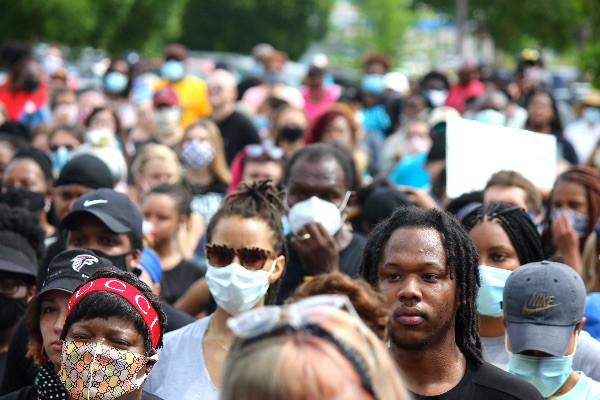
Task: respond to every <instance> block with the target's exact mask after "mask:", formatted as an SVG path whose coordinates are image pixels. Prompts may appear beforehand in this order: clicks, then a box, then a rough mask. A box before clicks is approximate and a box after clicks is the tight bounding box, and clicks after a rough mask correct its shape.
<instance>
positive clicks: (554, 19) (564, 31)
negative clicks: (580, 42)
mask: <svg viewBox="0 0 600 400" xmlns="http://www.w3.org/2000/svg"><path fill="white" fill-rule="evenodd" d="M591 1H595V0H591ZM420 3H423V4H427V5H429V6H431V7H433V8H434V9H436V10H438V11H440V12H444V13H447V14H451V15H453V14H454V11H455V10H454V7H455V2H454V1H448V0H421V1H420ZM467 17H468V19H471V20H473V21H476V22H477V23H478V25H480V28H482V29H483V30H485V31H487V32H488V33H490V35H491V36H492V38H493V39H494V42H495V44H496V46H497V47H498V48H499V49H502V50H504V51H507V52H512V53H514V52H516V51H518V50H519V49H521V48H523V47H526V46H539V47H541V46H548V47H552V48H554V49H556V50H559V51H560V50H565V49H568V48H570V47H571V46H573V45H574V44H575V41H576V37H577V28H578V17H579V13H578V11H577V7H576V6H575V3H574V2H573V1H568V0H527V1H523V0H502V1H489V0H468V16H467Z"/></svg>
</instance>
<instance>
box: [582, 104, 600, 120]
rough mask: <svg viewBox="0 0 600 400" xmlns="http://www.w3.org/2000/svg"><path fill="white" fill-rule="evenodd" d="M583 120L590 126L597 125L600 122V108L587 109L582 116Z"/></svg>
mask: <svg viewBox="0 0 600 400" xmlns="http://www.w3.org/2000/svg"><path fill="white" fill-rule="evenodd" d="M581 116H582V117H583V119H585V120H586V121H587V122H589V123H590V124H596V123H598V122H600V108H598V107H585V108H584V109H583V112H582V114H581Z"/></svg>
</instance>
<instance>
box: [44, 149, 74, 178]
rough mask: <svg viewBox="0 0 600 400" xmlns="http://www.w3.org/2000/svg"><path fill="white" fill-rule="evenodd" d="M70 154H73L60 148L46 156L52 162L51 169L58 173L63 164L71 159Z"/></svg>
mask: <svg viewBox="0 0 600 400" xmlns="http://www.w3.org/2000/svg"><path fill="white" fill-rule="evenodd" d="M72 154H73V152H72V151H69V150H67V148H66V147H65V146H60V147H59V148H58V149H56V151H51V152H50V154H48V157H49V158H50V161H51V162H52V169H54V170H55V171H56V172H60V170H61V169H62V168H63V167H64V166H65V164H66V163H67V162H68V161H69V160H70V159H71V155H72Z"/></svg>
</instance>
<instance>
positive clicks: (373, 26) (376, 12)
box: [356, 0, 414, 59]
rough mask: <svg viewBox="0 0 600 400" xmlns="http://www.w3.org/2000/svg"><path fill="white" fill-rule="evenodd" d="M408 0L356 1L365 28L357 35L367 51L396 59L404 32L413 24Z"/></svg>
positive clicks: (400, 50)
mask: <svg viewBox="0 0 600 400" xmlns="http://www.w3.org/2000/svg"><path fill="white" fill-rule="evenodd" d="M410 4H411V1H410V0H357V1H356V5H357V6H358V8H359V11H360V13H361V15H362V16H363V18H364V19H365V26H364V27H363V29H361V31H360V33H359V37H360V38H361V39H360V41H361V42H362V44H363V45H364V46H365V47H366V48H367V50H374V51H379V52H383V53H386V54H389V55H390V57H392V59H398V57H399V56H400V54H401V52H402V43H403V38H404V32H405V31H406V29H407V28H408V27H409V26H410V24H412V23H413V22H414V15H413V13H412V12H411V10H410Z"/></svg>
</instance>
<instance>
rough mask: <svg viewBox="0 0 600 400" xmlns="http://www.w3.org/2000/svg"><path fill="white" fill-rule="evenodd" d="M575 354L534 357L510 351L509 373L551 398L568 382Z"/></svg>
mask: <svg viewBox="0 0 600 400" xmlns="http://www.w3.org/2000/svg"><path fill="white" fill-rule="evenodd" d="M573 354H575V352H573ZM573 354H571V355H569V356H563V357H533V356H524V355H522V354H513V353H511V352H510V351H509V352H508V372H510V373H511V374H513V375H515V376H517V377H519V378H521V379H523V380H525V381H527V382H529V383H531V384H532V385H533V386H535V387H536V389H537V390H539V392H540V393H541V394H542V396H544V397H550V396H552V395H553V394H554V393H556V391H557V390H558V389H560V387H561V386H562V385H564V384H565V382H566V381H567V378H568V377H569V374H570V373H571V369H572V366H573Z"/></svg>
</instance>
